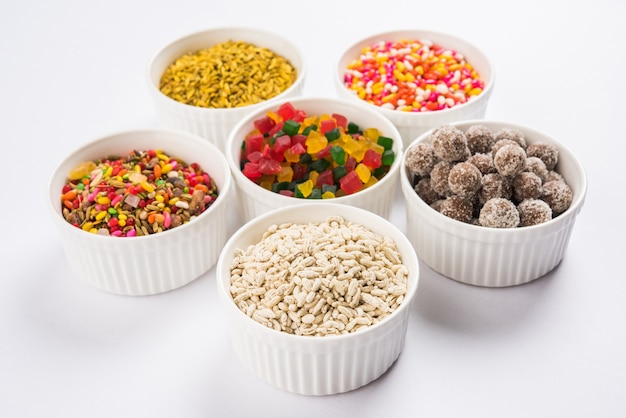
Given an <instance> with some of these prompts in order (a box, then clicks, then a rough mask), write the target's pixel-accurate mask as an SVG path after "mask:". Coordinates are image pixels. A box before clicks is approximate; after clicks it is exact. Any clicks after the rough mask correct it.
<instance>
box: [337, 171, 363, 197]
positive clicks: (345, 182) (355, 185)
mask: <svg viewBox="0 0 626 418" xmlns="http://www.w3.org/2000/svg"><path fill="white" fill-rule="evenodd" d="M362 186H363V183H361V180H360V179H359V175H358V174H357V173H356V171H351V172H349V173H348V174H346V175H345V176H343V177H342V178H341V179H339V187H341V190H343V191H344V192H346V194H352V193H355V192H358V191H359V190H361V187H362Z"/></svg>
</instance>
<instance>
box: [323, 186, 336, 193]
mask: <svg viewBox="0 0 626 418" xmlns="http://www.w3.org/2000/svg"><path fill="white" fill-rule="evenodd" d="M326 192H332V193H333V194H334V193H336V192H337V186H335V185H334V184H322V194H324V193H326Z"/></svg>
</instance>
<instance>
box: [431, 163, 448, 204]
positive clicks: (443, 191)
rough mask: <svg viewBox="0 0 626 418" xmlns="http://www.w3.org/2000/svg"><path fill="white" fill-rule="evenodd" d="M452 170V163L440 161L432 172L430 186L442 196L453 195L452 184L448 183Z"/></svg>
mask: <svg viewBox="0 0 626 418" xmlns="http://www.w3.org/2000/svg"><path fill="white" fill-rule="evenodd" d="M451 169H452V164H451V163H449V162H447V161H439V162H438V163H437V164H435V167H433V170H432V171H431V172H430V185H431V187H432V188H433V190H435V191H436V192H437V193H439V195H441V196H450V195H451V194H452V190H450V184H449V183H448V177H449V176H450V170H451Z"/></svg>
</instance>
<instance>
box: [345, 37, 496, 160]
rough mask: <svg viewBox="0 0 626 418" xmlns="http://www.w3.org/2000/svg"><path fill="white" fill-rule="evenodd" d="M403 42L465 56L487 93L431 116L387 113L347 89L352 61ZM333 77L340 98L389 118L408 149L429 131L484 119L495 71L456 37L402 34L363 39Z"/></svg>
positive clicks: (352, 46)
mask: <svg viewBox="0 0 626 418" xmlns="http://www.w3.org/2000/svg"><path fill="white" fill-rule="evenodd" d="M403 39H406V40H429V41H432V42H434V43H436V44H439V45H441V46H442V47H446V48H449V49H451V50H455V51H457V52H459V53H461V54H463V55H464V56H465V58H466V59H467V61H468V62H469V63H470V64H472V65H473V67H474V69H475V70H476V71H477V72H478V74H479V75H480V77H481V78H482V79H483V80H484V82H485V88H484V90H483V92H482V93H481V94H479V95H478V96H476V97H475V98H473V99H471V100H469V101H468V102H466V103H464V104H461V105H457V106H454V107H451V108H449V109H442V110H436V111H429V112H405V111H400V110H391V109H385V108H382V107H380V106H376V105H374V104H370V103H367V102H365V101H364V100H362V99H360V98H359V97H358V96H357V95H356V93H355V92H354V91H352V90H350V89H349V88H347V87H346V86H345V84H344V74H345V72H346V69H347V68H348V65H349V64H350V63H351V62H352V61H354V60H356V59H358V58H359V56H360V55H361V51H362V50H363V48H365V47H367V46H371V45H373V44H375V43H377V42H380V41H399V40H403ZM333 73H334V74H333V80H334V85H335V90H336V91H337V93H338V94H339V96H340V97H343V98H346V99H348V100H352V101H354V102H363V103H366V105H367V106H368V107H370V108H372V109H375V110H376V111H377V112H380V113H381V114H383V115H384V116H385V117H387V118H389V120H391V121H392V122H393V123H394V125H395V126H396V127H397V128H398V131H400V134H401V135H402V138H403V141H404V147H405V148H406V147H407V146H408V145H409V144H410V143H411V141H413V140H414V139H415V138H417V137H418V136H419V135H421V134H422V133H424V132H426V131H428V130H429V129H432V128H435V127H437V126H440V125H446V124H450V123H452V122H456V121H462V120H467V119H481V118H484V116H485V112H486V110H487V104H488V101H489V98H490V96H491V93H492V90H493V86H494V82H495V71H494V68H493V66H492V64H491V62H490V60H489V58H488V57H487V56H486V55H485V53H484V52H482V51H481V50H480V49H478V48H477V47H475V46H474V45H472V44H471V43H469V42H467V41H465V40H463V39H460V38H457V37H455V36H453V35H450V34H446V33H440V32H433V31H427V30H398V31H392V32H384V33H379V34H375V35H372V36H369V37H367V38H365V39H361V40H359V41H358V42H356V43H354V44H352V45H351V46H349V47H348V48H347V49H346V50H345V51H344V52H343V53H342V54H341V56H340V57H339V59H338V60H337V62H336V65H335V68H334V70H333Z"/></svg>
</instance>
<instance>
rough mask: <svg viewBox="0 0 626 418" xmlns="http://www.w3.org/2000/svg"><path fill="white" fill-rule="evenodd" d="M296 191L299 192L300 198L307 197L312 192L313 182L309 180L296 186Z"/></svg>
mask: <svg viewBox="0 0 626 418" xmlns="http://www.w3.org/2000/svg"><path fill="white" fill-rule="evenodd" d="M298 190H300V193H302V196H304V197H309V195H310V194H311V192H312V191H313V182H312V181H311V180H310V179H309V180H307V181H305V182H302V183H300V184H298Z"/></svg>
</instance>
